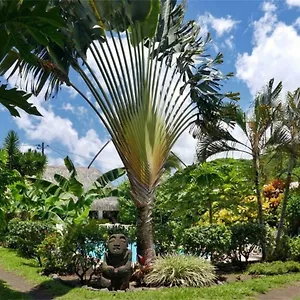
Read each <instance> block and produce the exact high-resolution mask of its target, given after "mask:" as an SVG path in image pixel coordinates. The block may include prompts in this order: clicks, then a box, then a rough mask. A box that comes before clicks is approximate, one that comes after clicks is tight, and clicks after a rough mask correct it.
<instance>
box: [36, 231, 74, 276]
mask: <svg viewBox="0 0 300 300" xmlns="http://www.w3.org/2000/svg"><path fill="white" fill-rule="evenodd" d="M66 250H67V249H66V247H64V238H63V236H62V234H60V233H58V232H55V233H51V234H49V235H47V236H46V237H45V239H44V240H43V242H42V243H41V244H40V245H39V247H38V254H39V256H40V258H41V262H42V267H43V270H44V274H46V275H49V274H51V273H69V272H70V271H71V270H72V265H71V261H72V253H71V252H68V251H66Z"/></svg>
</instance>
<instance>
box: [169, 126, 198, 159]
mask: <svg viewBox="0 0 300 300" xmlns="http://www.w3.org/2000/svg"><path fill="white" fill-rule="evenodd" d="M196 144H197V140H196V139H194V138H193V137H192V135H191V134H190V133H189V130H188V129H187V130H186V131H184V132H183V134H182V135H181V136H180V138H179V139H178V141H177V142H176V144H175V145H174V147H173V149H172V151H174V153H175V154H176V155H177V156H178V157H179V158H180V159H181V160H182V161H183V162H184V163H185V164H187V165H190V164H192V163H193V162H194V161H195V155H196Z"/></svg>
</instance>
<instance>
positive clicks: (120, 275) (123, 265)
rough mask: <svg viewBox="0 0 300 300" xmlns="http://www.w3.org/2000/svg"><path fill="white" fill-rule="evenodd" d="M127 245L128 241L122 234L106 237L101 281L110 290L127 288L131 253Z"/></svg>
mask: <svg viewBox="0 0 300 300" xmlns="http://www.w3.org/2000/svg"><path fill="white" fill-rule="evenodd" d="M127 247H128V241H127V238H126V237H125V235H124V234H112V235H111V236H110V237H109V239H108V245H107V248H108V251H107V252H106V253H105V255H104V262H103V264H102V277H103V278H102V282H103V283H104V286H105V287H107V288H109V289H110V290H125V289H128V288H129V279H130V276H131V273H132V268H131V261H132V253H131V250H129V249H127Z"/></svg>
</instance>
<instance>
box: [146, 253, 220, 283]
mask: <svg viewBox="0 0 300 300" xmlns="http://www.w3.org/2000/svg"><path fill="white" fill-rule="evenodd" d="M215 279H216V275H215V268H214V266H213V265H212V264H211V263H209V262H208V261H206V260H204V259H202V258H200V257H196V256H192V255H178V254H173V255H167V256H164V257H158V258H157V259H156V260H155V261H154V263H153V269H152V271H151V272H150V273H149V274H147V275H146V276H145V278H144V281H145V283H146V284H147V285H149V286H156V287H157V286H169V287H172V286H181V287H202V286H208V285H211V284H213V283H214V281H215Z"/></svg>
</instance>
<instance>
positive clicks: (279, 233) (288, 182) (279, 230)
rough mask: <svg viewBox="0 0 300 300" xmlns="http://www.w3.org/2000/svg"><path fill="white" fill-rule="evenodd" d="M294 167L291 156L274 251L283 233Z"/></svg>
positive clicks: (293, 160) (293, 159)
mask: <svg viewBox="0 0 300 300" xmlns="http://www.w3.org/2000/svg"><path fill="white" fill-rule="evenodd" d="M294 165H295V157H294V155H293V154H292V155H291V156H290V160H289V166H288V174H287V178H286V181H285V189H284V197H283V200H282V207H281V214H280V220H279V224H278V230H277V236H276V250H277V249H278V247H279V242H280V238H281V234H282V231H283V225H284V221H285V214H286V207H287V202H288V197H289V192H290V184H291V181H292V172H293V169H294Z"/></svg>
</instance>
